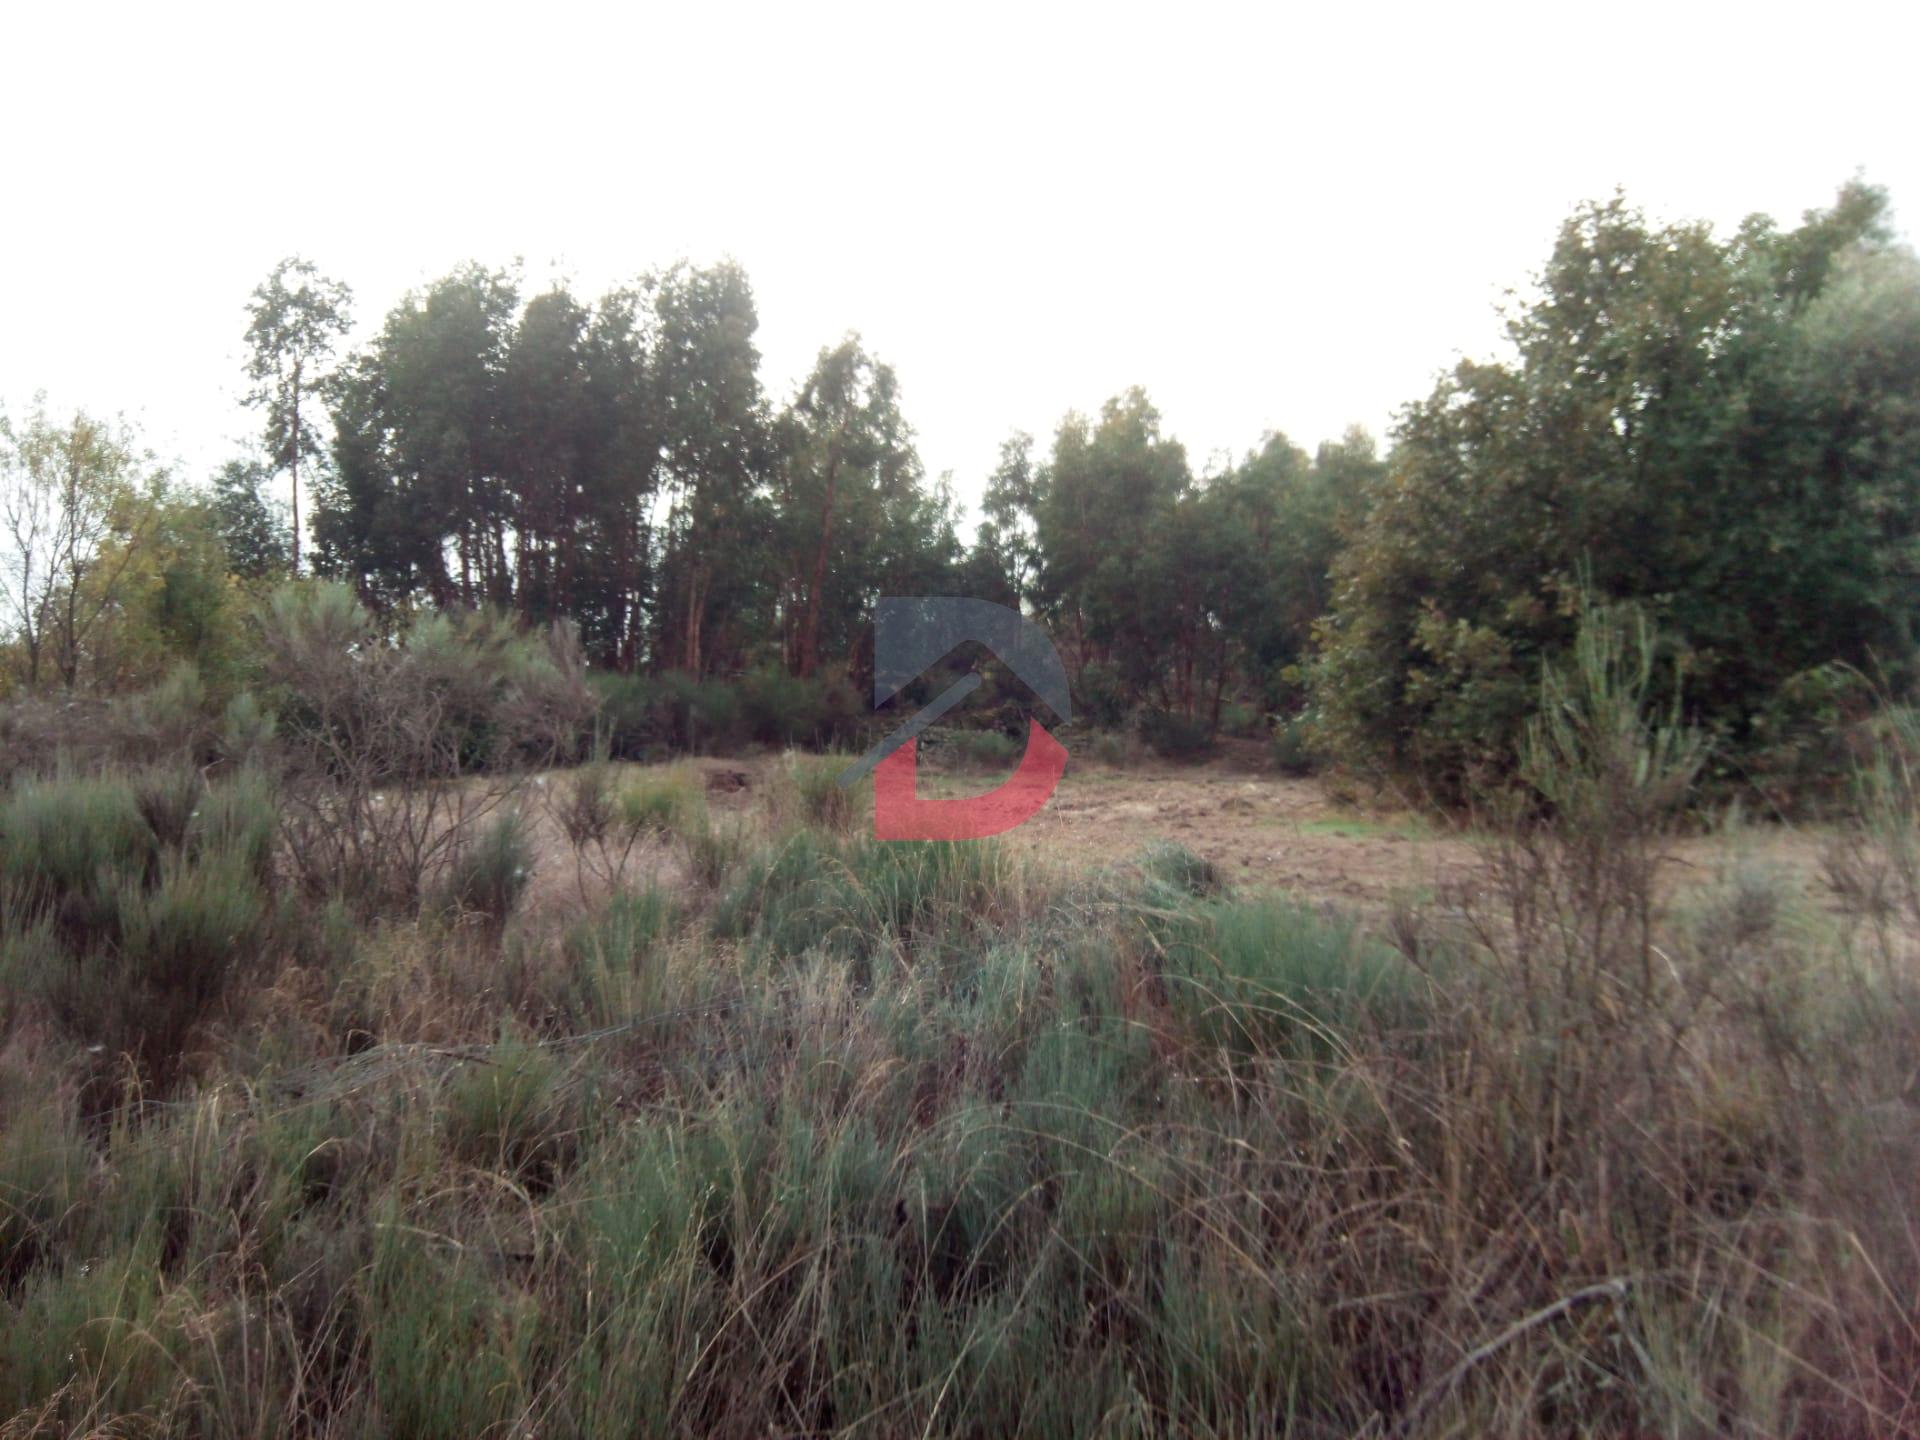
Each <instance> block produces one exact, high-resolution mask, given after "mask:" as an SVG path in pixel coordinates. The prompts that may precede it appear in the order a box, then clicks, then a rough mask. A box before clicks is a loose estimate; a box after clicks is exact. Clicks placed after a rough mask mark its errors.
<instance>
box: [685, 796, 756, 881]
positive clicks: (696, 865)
mask: <svg viewBox="0 0 1920 1440" xmlns="http://www.w3.org/2000/svg"><path fill="white" fill-rule="evenodd" d="M681 839H682V840H684V841H685V842H686V847H687V869H688V871H689V873H691V875H692V876H693V880H694V883H695V884H697V885H699V886H701V887H702V888H703V889H707V890H717V889H719V888H720V886H721V885H723V884H724V883H725V882H726V880H727V877H728V876H730V875H731V874H732V873H733V870H734V867H735V866H736V865H738V864H739V863H740V860H741V858H742V857H743V856H745V854H746V853H747V833H746V829H745V827H744V826H743V825H742V824H741V823H740V822H739V821H737V820H717V819H715V818H713V817H712V816H710V815H706V814H704V813H703V814H702V815H701V817H700V819H699V820H698V821H697V822H696V823H695V824H694V825H693V826H691V827H690V828H688V829H687V830H685V831H684V832H683V833H682V835H681Z"/></svg>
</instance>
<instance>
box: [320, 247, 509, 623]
mask: <svg viewBox="0 0 1920 1440" xmlns="http://www.w3.org/2000/svg"><path fill="white" fill-rule="evenodd" d="M518 308H519V289H518V285H517V283H516V282H515V280H514V278H513V277H512V276H511V275H509V274H507V273H506V272H503V271H497V270H487V269H485V268H483V267H481V266H479V265H474V264H469V265H464V266H461V267H460V268H459V269H457V270H455V271H453V272H452V273H451V274H449V275H446V276H444V277H442V278H441V279H439V280H436V281H435V282H434V283H433V284H432V285H430V286H428V287H427V289H426V290H425V291H424V292H423V293H415V294H409V295H408V296H406V297H405V298H404V299H403V300H402V301H401V302H400V303H399V304H398V305H396V306H395V307H394V308H393V310H392V311H390V312H389V313H388V315H387V318H386V323H385V325H384V326H383V327H382V328H381V332H380V335H379V338H378V339H377V340H375V341H374V343H373V344H372V345H371V346H369V347H368V348H367V349H366V350H365V351H364V352H362V353H361V354H360V355H358V356H356V357H355V358H354V360H353V361H352V363H351V364H350V365H348V366H347V367H346V368H345V369H344V371H343V372H342V373H341V375H340V377H339V380H338V383H337V385H336V387H335V403H334V431H335V440H334V461H335V469H336V471H337V473H336V475H335V476H333V477H332V478H331V479H330V481H329V483H328V484H327V486H326V489H325V490H324V492H323V494H322V495H321V504H320V507H319V513H318V514H317V516H316V520H315V527H314V529H315V537H314V538H315V542H316V545H317V547H318V553H319V556H320V560H321V567H322V568H323V569H324V570H325V572H326V573H328V574H331V575H335V576H339V577H342V578H351V579H352V580H353V581H354V582H355V585H356V587H357V588H358V589H359V591H360V593H361V594H362V595H363V596H364V597H366V598H368V599H373V600H377V601H380V602H383V603H386V602H394V601H400V600H405V599H409V598H411V597H413V596H414V595H416V594H419V593H423V592H424V593H425V594H426V596H427V597H428V598H429V599H431V600H432V601H433V603H434V604H436V605H442V606H445V605H450V604H453V603H455V602H456V601H458V602H459V603H461V604H463V605H468V606H473V605H478V604H483V603H491V604H497V605H508V604H511V603H512V601H513V596H514V572H513V559H512V556H511V555H510V554H509V551H508V539H509V536H510V534H511V531H512V528H513V519H514V516H513V498H512V494H511V490H510V488H509V486H508V484H507V481H506V478H505V472H506V469H507V466H508V459H507V456H506V454H505V448H506V430H505V426H504V424H503V420H502V409H501V407H502V403H503V393H502V392H503V385H504V374H505V370H506V363H507V354H508V351H509V348H510V346H511V345H512V341H513V327H514V317H515V313H516V311H517V310H518Z"/></svg>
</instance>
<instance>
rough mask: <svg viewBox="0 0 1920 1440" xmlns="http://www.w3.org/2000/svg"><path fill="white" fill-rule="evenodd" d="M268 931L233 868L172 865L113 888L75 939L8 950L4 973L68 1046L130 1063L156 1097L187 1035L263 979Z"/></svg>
mask: <svg viewBox="0 0 1920 1440" xmlns="http://www.w3.org/2000/svg"><path fill="white" fill-rule="evenodd" d="M266 920H267V907H266V903H265V897H264V896H263V895H262V893H261V891H260V888H259V885H258V882H257V880H256V879H255V877H254V876H253V875H252V874H250V873H248V872H247V870H246V869H245V868H244V867H243V866H241V865H239V864H236V863H234V862H233V861H232V860H231V859H228V858H225V857H222V858H219V859H215V860H209V861H203V862H198V863H195V862H190V861H188V860H186V859H184V858H182V857H178V856H175V857H171V858H169V859H167V860H165V861H163V862H162V863H161V865H160V869H159V874H158V877H157V879H156V880H155V881H154V882H153V883H151V884H150V883H148V882H147V881H146V879H145V878H144V877H140V876H129V877H122V878H120V879H119V880H117V881H116V882H115V883H114V885H113V888H112V891H111V894H110V896H109V897H108V904H107V908H106V910H105V911H104V912H103V913H101V914H100V915H99V916H98V917H97V918H96V920H95V922H94V923H93V924H92V925H90V926H89V927H88V928H87V929H86V930H85V931H75V930H73V929H68V930H67V931H66V932H65V933H59V934H58V939H57V940H56V938H55V937H56V934H57V933H58V932H55V931H53V930H50V929H42V930H39V931H35V932H29V934H28V935H27V936H26V937H25V938H24V943H22V941H21V940H19V939H16V945H18V946H19V949H18V950H17V951H16V954H15V955H14V956H13V957H11V958H10V960H9V965H10V967H15V968H17V971H18V974H19V980H20V983H21V985H22V987H23V989H25V990H26V991H27V992H28V993H30V994H32V995H34V996H35V997H36V998H37V999H38V1000H39V1001H40V1002H41V1003H42V1004H44V1005H45V1006H46V1007H47V1010H48V1012H49V1013H50V1014H51V1015H52V1017H53V1019H54V1020H55V1022H56V1023H57V1024H58V1025H59V1026H60V1027H61V1029H62V1030H63V1031H65V1032H66V1033H67V1034H68V1035H69V1036H70V1037H71V1038H72V1039H74V1040H75V1041H77V1042H79V1043H80V1044H83V1045H87V1046H90V1047H93V1048H94V1050H95V1051H96V1053H97V1054H98V1055H99V1056H100V1058H101V1059H102V1061H103V1062H106V1063H109V1064H110V1063H111V1062H112V1061H113V1060H115V1059H117V1058H118V1057H120V1056H123V1055H124V1056H128V1057H130V1058H131V1059H132V1060H133V1061H134V1063H135V1065H136V1067H137V1069H138V1071H139V1073H140V1074H141V1076H142V1077H143V1078H144V1079H145V1080H146V1081H148V1082H149V1083H152V1084H154V1085H156V1086H157V1087H159V1088H162V1089H164V1088H166V1086H167V1085H168V1084H170V1083H171V1081H172V1080H173V1079H174V1078H175V1077H176V1076H177V1075H178V1074H179V1073H180V1072H181V1069H182V1068H183V1066H184V1064H185V1060H186V1053H185V1047H186V1045H187V1042H188V1040H189V1039H190V1038H191V1036H192V1034H193V1032H194V1030H195V1028H196V1027H197V1026H199V1025H200V1024H201V1023H202V1022H203V1021H205V1020H207V1019H209V1018H211V1017H212V1016H213V1015H214V1014H215V1012H216V1011H217V1010H218V1009H219V1008H220V1006H221V1005H222V1003H223V1002H224V1001H225V1000H226V999H227V998H228V996H229V995H230V994H231V993H232V992H233V990H234V989H235V988H236V986H237V984H238V983H239V982H240V981H241V980H243V979H244V978H245V977H246V976H247V974H248V973H250V972H253V971H257V970H258V969H259V968H261V966H262V964H263V962H264V959H265V957H264V953H263V951H264V942H265V939H266V933H267V927H266ZM21 952H24V953H21Z"/></svg>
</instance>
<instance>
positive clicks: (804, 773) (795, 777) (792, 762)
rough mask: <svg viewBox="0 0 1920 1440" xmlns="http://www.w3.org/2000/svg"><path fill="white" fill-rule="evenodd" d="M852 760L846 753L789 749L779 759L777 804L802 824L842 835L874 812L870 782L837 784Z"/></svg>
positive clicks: (871, 784)
mask: <svg viewBox="0 0 1920 1440" xmlns="http://www.w3.org/2000/svg"><path fill="white" fill-rule="evenodd" d="M851 763H852V757H850V756H846V755H802V754H800V753H799V752H797V751H791V750H790V751H788V752H787V754H786V755H784V756H783V757H782V758H781V764H780V780H779V783H780V794H779V796H778V797H777V799H776V804H778V805H779V807H780V808H781V809H782V810H783V811H784V812H785V813H786V814H787V815H788V816H790V817H791V818H792V819H793V820H795V821H797V822H798V823H800V824H802V825H808V826H812V827H814V828H816V829H820V830H825V831H827V832H829V833H832V834H845V833H846V832H847V831H848V830H850V829H852V828H853V825H854V824H855V822H856V821H858V820H859V819H861V818H862V817H863V816H866V815H870V814H872V813H873V783H872V781H870V780H865V781H862V782H861V783H859V784H857V785H842V784H841V783H840V776H841V775H842V774H843V773H844V772H845V770H846V768H847V766H848V765H849V764H851Z"/></svg>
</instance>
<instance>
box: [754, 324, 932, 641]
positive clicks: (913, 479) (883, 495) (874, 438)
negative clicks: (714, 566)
mask: <svg viewBox="0 0 1920 1440" xmlns="http://www.w3.org/2000/svg"><path fill="white" fill-rule="evenodd" d="M899 388H900V387H899V381H898V380H897V379H896V378H895V376H894V373H893V368H892V367H891V366H889V365H885V364H882V363H880V362H879V361H876V360H875V359H874V358H873V357H872V356H870V355H868V354H867V352H866V350H865V349H864V348H863V347H862V346H861V344H860V339H859V337H858V336H856V335H849V336H848V337H847V338H846V339H844V340H843V341H841V342H840V344H838V345H836V346H834V347H832V348H830V349H823V350H821V352H820V355H819V358H818V359H817V360H816V361H815V364H814V368H813V373H812V374H811V375H809V376H808V377H807V380H806V383H805V384H804V385H802V386H801V388H800V393H799V394H798V395H797V396H796V397H795V398H794V402H793V404H792V406H790V407H789V409H788V410H787V413H786V414H785V415H784V416H783V417H782V419H781V425H780V432H779V433H780V439H781V483H780V493H779V501H780V512H781V516H782V519H783V522H784V523H783V526H782V529H783V531H784V533H785V535H786V537H787V557H788V560H787V595H788V605H787V617H788V645H787V651H788V663H789V665H790V667H791V669H792V670H793V673H794V674H796V675H800V676H807V675H811V674H813V672H814V670H815V669H816V668H817V667H818V665H819V661H820V636H821V632H822V626H823V620H825V619H826V617H827V616H828V615H829V612H831V620H830V621H826V623H827V624H828V626H829V628H830V629H831V630H832V631H833V632H834V633H833V639H834V640H835V642H837V643H839V644H841V645H843V646H844V645H845V644H846V643H847V642H848V641H850V640H851V638H852V637H851V635H849V634H848V633H847V632H848V631H849V630H850V629H851V628H852V627H853V626H854V625H857V624H858V623H859V618H860V617H862V616H864V615H865V614H866V613H867V607H868V605H869V604H870V603H871V600H872V599H873V598H874V596H875V594H876V593H877V590H878V587H879V585H880V583H881V580H882V578H883V572H884V571H886V570H889V569H891V570H892V571H893V572H894V574H895V576H896V577H898V576H900V575H901V572H902V571H903V570H904V569H907V568H911V567H912V565H913V560H914V554H915V551H916V550H917V548H918V544H919V541H920V540H921V539H922V536H921V535H920V533H919V531H920V530H921V528H922V526H923V525H924V523H925V522H926V521H927V520H928V519H929V517H928V516H927V515H925V514H924V513H923V512H921V511H920V510H919V509H918V508H917V507H916V504H915V502H916V500H919V499H923V498H925V497H924V491H923V490H922V489H921V486H920V477H921V470H920V457H919V455H918V454H917V453H916V452H915V451H914V448H913V435H912V431H911V430H910V429H909V428H908V426H907V423H906V421H905V420H904V419H903V418H902V416H901V414H900V403H899ZM934 523H935V524H936V525H937V523H938V522H937V520H936V521H935V522H934Z"/></svg>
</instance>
